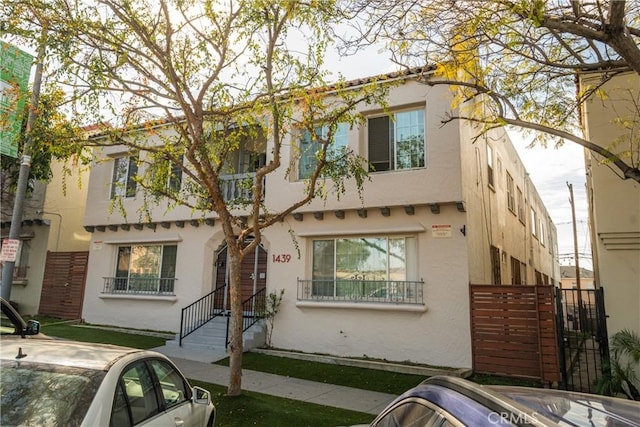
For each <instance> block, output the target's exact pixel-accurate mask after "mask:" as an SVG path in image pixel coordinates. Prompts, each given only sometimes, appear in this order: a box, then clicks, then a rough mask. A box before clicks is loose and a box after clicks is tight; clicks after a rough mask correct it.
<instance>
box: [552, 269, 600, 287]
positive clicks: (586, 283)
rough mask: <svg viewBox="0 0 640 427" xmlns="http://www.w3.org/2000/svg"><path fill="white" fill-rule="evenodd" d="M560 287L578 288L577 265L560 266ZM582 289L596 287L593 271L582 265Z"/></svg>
mask: <svg viewBox="0 0 640 427" xmlns="http://www.w3.org/2000/svg"><path fill="white" fill-rule="evenodd" d="M560 288H562V289H578V280H577V278H576V267H575V266H574V265H561V266H560ZM580 289H595V282H594V280H593V271H591V270H588V269H586V268H582V267H581V268H580Z"/></svg>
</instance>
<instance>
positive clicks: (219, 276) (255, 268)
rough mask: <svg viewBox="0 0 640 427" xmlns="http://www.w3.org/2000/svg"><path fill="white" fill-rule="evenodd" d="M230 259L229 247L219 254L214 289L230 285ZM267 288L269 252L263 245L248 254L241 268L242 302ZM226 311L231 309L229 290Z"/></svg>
mask: <svg viewBox="0 0 640 427" xmlns="http://www.w3.org/2000/svg"><path fill="white" fill-rule="evenodd" d="M228 264H229V258H228V253H227V247H226V246H225V247H224V248H223V249H221V250H220V251H219V252H218V256H217V260H216V274H215V283H214V288H218V287H220V286H224V284H229V280H228V277H229V267H228ZM266 287H267V251H266V250H265V249H264V248H263V247H262V245H258V246H256V249H255V251H253V253H250V254H247V256H245V257H244V259H243V260H242V265H241V268H240V294H241V295H242V301H244V300H246V299H247V298H249V297H251V295H253V294H255V293H256V292H258V291H260V290H262V289H264V288H266ZM223 308H224V309H227V310H228V309H229V290H228V289H227V293H226V296H225V298H224V307H223Z"/></svg>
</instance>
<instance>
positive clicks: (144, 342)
mask: <svg viewBox="0 0 640 427" xmlns="http://www.w3.org/2000/svg"><path fill="white" fill-rule="evenodd" d="M40 332H42V333H43V334H45V335H49V336H51V337H57V338H65V339H69V340H76V341H84V342H95V343H102V344H114V345H123V346H125V347H134V348H143V349H148V348H153V347H160V346H161V345H164V343H165V341H166V339H164V338H158V337H154V336H148V335H138V334H128V333H124V332H116V331H107V330H104V329H97V328H90V327H85V326H74V325H70V324H65V323H52V324H47V323H42V324H41V327H40Z"/></svg>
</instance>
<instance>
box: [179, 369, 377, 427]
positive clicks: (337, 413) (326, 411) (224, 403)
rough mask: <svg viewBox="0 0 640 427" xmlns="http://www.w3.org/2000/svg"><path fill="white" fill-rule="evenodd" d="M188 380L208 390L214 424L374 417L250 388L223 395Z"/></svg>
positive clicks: (230, 426)
mask: <svg viewBox="0 0 640 427" xmlns="http://www.w3.org/2000/svg"><path fill="white" fill-rule="evenodd" d="M190 382H191V384H192V385H197V386H200V387H202V388H204V389H206V390H209V391H210V392H211V393H212V395H213V396H212V397H213V402H214V404H215V405H216V410H217V412H218V415H217V418H216V424H215V425H216V427H245V426H269V427H271V426H296V427H304V426H317V427H323V426H326V427H329V426H333V427H335V426H349V425H354V424H368V423H370V422H371V421H373V419H374V415H369V414H362V413H360V412H354V411H348V410H346V409H338V408H332V407H328V406H322V405H316V404H314V403H306V402H300V401H296V400H291V399H284V398H281V397H275V396H269V395H266V394H261V393H254V392H250V391H244V392H242V395H241V396H239V397H229V396H226V395H225V393H226V391H227V389H226V388H225V387H221V386H219V385H215V384H209V383H204V382H201V381H194V380H190Z"/></svg>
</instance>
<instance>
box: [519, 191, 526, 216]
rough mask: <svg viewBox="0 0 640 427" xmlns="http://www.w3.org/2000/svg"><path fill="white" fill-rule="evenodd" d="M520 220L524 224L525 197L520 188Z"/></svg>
mask: <svg viewBox="0 0 640 427" xmlns="http://www.w3.org/2000/svg"><path fill="white" fill-rule="evenodd" d="M518 219H519V220H520V222H521V223H523V224H524V222H525V217H524V196H523V195H522V190H521V189H520V187H518Z"/></svg>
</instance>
